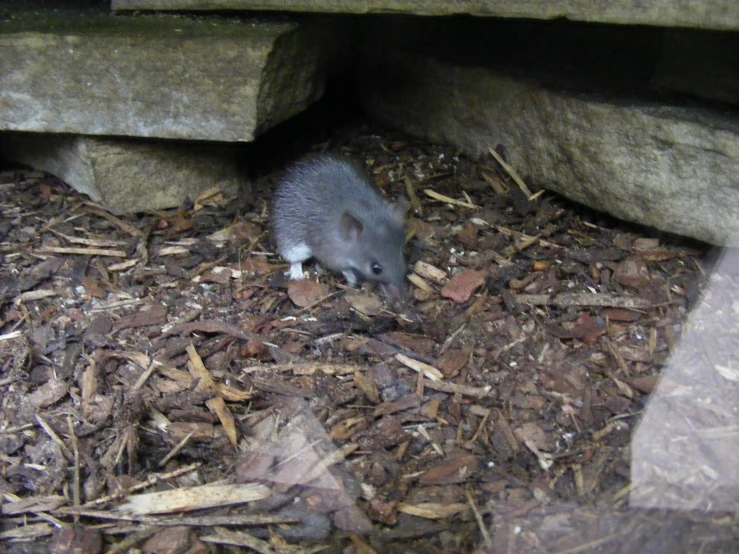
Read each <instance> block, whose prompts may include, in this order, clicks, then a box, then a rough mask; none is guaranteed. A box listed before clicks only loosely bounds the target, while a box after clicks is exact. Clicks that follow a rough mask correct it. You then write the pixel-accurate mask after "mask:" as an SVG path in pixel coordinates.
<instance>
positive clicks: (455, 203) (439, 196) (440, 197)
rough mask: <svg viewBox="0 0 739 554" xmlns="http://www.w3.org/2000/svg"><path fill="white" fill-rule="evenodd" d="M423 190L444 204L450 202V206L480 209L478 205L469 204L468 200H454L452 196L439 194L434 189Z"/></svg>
mask: <svg viewBox="0 0 739 554" xmlns="http://www.w3.org/2000/svg"><path fill="white" fill-rule="evenodd" d="M423 192H424V193H425V194H426V196H428V197H430V198H433V199H434V200H438V201H439V202H444V203H445V204H451V205H452V206H459V207H460V208H469V209H470V210H479V209H480V206H475V205H474V204H471V203H469V202H462V201H461V200H455V199H454V198H451V197H450V196H445V195H443V194H439V193H438V192H436V191H435V190H431V189H424V191H423Z"/></svg>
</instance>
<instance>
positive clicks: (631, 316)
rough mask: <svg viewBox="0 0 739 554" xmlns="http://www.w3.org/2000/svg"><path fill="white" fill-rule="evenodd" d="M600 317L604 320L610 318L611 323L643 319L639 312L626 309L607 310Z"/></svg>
mask: <svg viewBox="0 0 739 554" xmlns="http://www.w3.org/2000/svg"><path fill="white" fill-rule="evenodd" d="M600 315H602V316H603V317H604V318H608V319H609V320H610V321H628V322H631V321H636V320H637V319H639V318H640V317H641V314H640V313H639V312H635V311H633V310H626V309H624V308H605V309H603V311H601V313H600Z"/></svg>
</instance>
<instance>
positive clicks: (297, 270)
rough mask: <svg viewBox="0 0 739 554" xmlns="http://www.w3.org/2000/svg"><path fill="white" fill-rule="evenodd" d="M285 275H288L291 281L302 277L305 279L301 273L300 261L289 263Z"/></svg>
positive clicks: (301, 265) (300, 279) (299, 279)
mask: <svg viewBox="0 0 739 554" xmlns="http://www.w3.org/2000/svg"><path fill="white" fill-rule="evenodd" d="M285 275H287V276H288V277H290V280H291V281H302V280H303V279H305V275H303V264H302V262H298V263H295V264H291V265H290V271H286V272H285Z"/></svg>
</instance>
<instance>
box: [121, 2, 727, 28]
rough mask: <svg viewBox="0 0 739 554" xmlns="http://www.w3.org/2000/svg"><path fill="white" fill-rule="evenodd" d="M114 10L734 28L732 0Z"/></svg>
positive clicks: (128, 5) (178, 5) (145, 5)
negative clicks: (454, 17)
mask: <svg viewBox="0 0 739 554" xmlns="http://www.w3.org/2000/svg"><path fill="white" fill-rule="evenodd" d="M112 5H113V9H114V10H120V11H125V10H270V11H271V10H274V11H293V12H319V13H352V14H373V13H375V14H376V13H392V14H414V15H433V16H443V15H457V14H469V15H475V16H491V17H508V18H529V19H560V18H566V19H571V20H574V21H593V22H598V23H622V24H627V25H657V26H664V27H697V28H704V29H725V30H737V29H739V3H737V2H736V0H681V1H680V2H675V1H674V0H641V1H639V2H635V1H634V0H609V1H608V2H593V1H588V0H423V1H420V2H419V1H418V0H370V1H359V0H112Z"/></svg>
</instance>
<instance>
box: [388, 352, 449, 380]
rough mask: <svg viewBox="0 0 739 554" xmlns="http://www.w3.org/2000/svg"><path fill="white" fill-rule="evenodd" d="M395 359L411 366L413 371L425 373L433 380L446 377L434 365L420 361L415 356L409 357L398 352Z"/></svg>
mask: <svg viewBox="0 0 739 554" xmlns="http://www.w3.org/2000/svg"><path fill="white" fill-rule="evenodd" d="M395 359H396V360H398V361H399V362H400V363H401V364H403V365H404V366H406V367H409V368H411V369H412V370H413V371H418V372H419V373H423V375H424V376H425V377H426V378H427V379H430V380H432V381H437V380H439V379H443V378H444V374H443V373H442V372H441V371H439V370H438V369H436V368H435V367H434V366H431V365H428V364H425V363H423V362H419V361H418V360H414V359H413V358H409V357H408V356H406V355H405V354H396V355H395Z"/></svg>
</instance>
